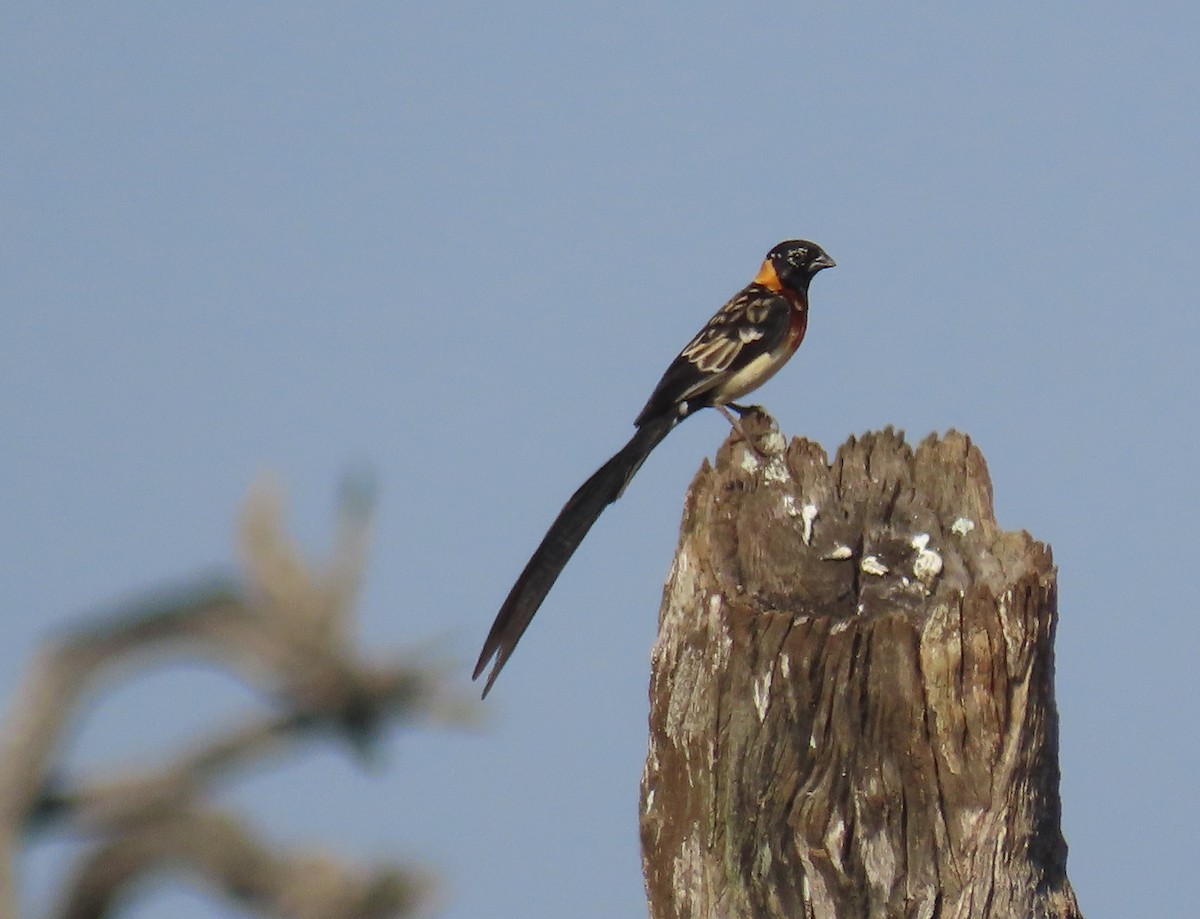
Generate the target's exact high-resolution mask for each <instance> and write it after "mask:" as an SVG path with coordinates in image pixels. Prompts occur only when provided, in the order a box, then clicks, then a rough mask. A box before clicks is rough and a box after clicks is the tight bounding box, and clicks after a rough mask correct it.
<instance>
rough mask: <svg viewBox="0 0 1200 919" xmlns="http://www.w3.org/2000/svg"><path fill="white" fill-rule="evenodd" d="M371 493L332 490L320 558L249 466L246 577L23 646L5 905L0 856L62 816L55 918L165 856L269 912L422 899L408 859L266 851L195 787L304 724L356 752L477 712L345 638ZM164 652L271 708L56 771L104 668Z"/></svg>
mask: <svg viewBox="0 0 1200 919" xmlns="http://www.w3.org/2000/svg"><path fill="white" fill-rule="evenodd" d="M370 506H371V500H370V489H369V488H368V487H366V486H364V485H363V484H362V483H358V484H356V485H354V486H353V487H349V488H347V489H346V490H345V491H344V493H343V497H342V502H341V514H340V520H339V526H338V533H337V537H336V541H335V547H334V551H333V554H332V559H331V560H330V562H329V564H328V565H327V566H325V567H324V568H323V569H319V568H318V567H317V566H315V565H312V564H310V563H307V562H306V561H305V560H304V559H303V557H302V555H301V553H300V551H299V550H298V548H297V547H296V545H295V544H294V542H293V541H292V540H291V538H290V536H289V535H288V533H287V530H286V527H285V524H284V501H283V496H282V493H281V491H280V490H279V489H278V488H277V487H275V486H273V485H272V484H270V483H268V482H260V483H259V484H256V485H255V486H254V487H253V488H252V489H251V492H250V495H249V496H248V498H247V500H246V503H245V507H244V510H243V514H242V523H241V548H242V556H243V565H244V569H245V584H244V585H242V586H239V585H235V584H233V583H231V582H228V581H220V580H208V581H205V582H202V583H199V584H197V585H194V586H192V587H190V588H187V589H185V590H179V591H173V592H170V593H163V594H159V595H156V596H153V597H150V598H148V599H146V600H144V601H142V602H141V603H139V604H137V605H136V606H134V607H132V608H127V609H125V610H124V611H122V612H121V613H120V614H118V615H116V616H113V617H109V618H107V619H105V620H101V621H97V622H93V623H89V624H87V625H84V626H81V627H78V628H76V629H74V630H72V631H71V632H69V633H67V634H65V635H63V636H61V637H60V638H59V639H58V640H56V641H52V642H50V643H49V644H48V646H47V647H46V648H45V649H44V650H43V651H42V652H41V653H40V654H39V655H38V656H37V657H36V658H35V659H34V661H33V662H32V664H31V665H30V667H29V669H28V671H27V673H26V675H25V678H24V680H23V681H22V683H21V686H20V688H19V690H18V692H17V694H16V696H15V698H14V700H13V702H12V703H11V708H10V712H9V717H8V721H7V726H6V729H5V731H4V733H3V735H0V915H4V916H15V915H16V893H15V891H16V883H15V879H14V877H13V868H12V866H13V862H14V858H15V855H16V853H17V852H18V850H19V845H20V841H21V837H22V834H23V833H25V832H26V831H28V830H29V829H32V828H35V827H41V828H45V827H53V826H57V825H60V824H66V825H68V826H70V827H71V828H73V829H76V830H83V831H85V832H87V833H88V834H91V836H92V837H93V838H94V839H96V842H95V844H94V846H93V847H92V849H91V851H90V852H89V853H88V854H87V855H86V856H85V857H84V858H83V859H82V862H81V865H80V866H79V869H78V872H77V875H76V877H75V880H74V881H73V883H72V886H71V888H70V891H69V892H68V894H67V895H66V896H65V897H64V900H63V903H64V905H63V908H62V911H61V912H60V915H62V916H71V917H82V916H101V915H111V912H110V910H111V908H112V904H113V903H114V902H115V899H114V898H115V897H116V896H117V895H118V894H119V892H120V891H121V890H122V889H124V888H125V887H126V886H128V884H129V883H130V882H131V881H133V880H134V879H135V878H140V877H141V876H142V875H144V874H145V873H146V872H149V871H156V870H159V869H161V868H163V867H166V866H168V865H169V866H171V867H175V868H178V867H185V868H188V869H189V871H191V872H192V873H195V874H199V875H200V876H203V877H205V878H206V879H207V880H208V882H209V883H211V884H214V885H216V886H217V888H218V889H221V890H223V891H224V892H225V893H226V894H227V895H228V896H231V897H235V898H240V899H242V900H246V901H247V902H253V903H254V904H255V906H256V907H258V908H259V909H261V910H263V911H264V912H265V913H266V914H268V915H277V916H290V917H298V919H299V917H308V916H322V917H328V919H340V917H356V919H357V917H368V916H370V917H374V916H379V917H383V916H400V915H409V914H411V912H412V910H413V909H414V908H415V907H416V906H417V905H418V904H419V903H420V902H423V899H424V897H425V896H426V894H427V893H428V890H429V889H430V884H429V882H428V878H425V879H424V880H423V881H422V882H421V883H417V882H416V880H415V879H416V878H417V877H418V873H417V872H414V871H412V870H404V871H401V870H398V869H389V870H385V871H382V872H364V871H361V870H358V869H353V868H351V867H349V866H343V865H341V864H340V863H338V862H336V861H335V860H333V859H331V858H326V857H316V856H298V855H289V854H286V853H283V852H275V851H268V847H267V846H266V845H265V844H263V843H261V842H259V841H256V840H255V839H254V838H253V836H252V834H251V833H250V831H249V830H248V829H246V828H245V827H243V826H241V825H240V823H239V820H238V818H237V817H236V816H232V815H217V814H214V813H213V812H211V811H210V810H208V809H207V808H206V807H205V806H204V805H203V803H202V801H201V799H202V796H203V795H204V794H205V793H206V792H208V791H209V790H210V788H211V786H212V784H213V782H214V781H216V780H218V779H224V778H228V777H229V776H230V775H232V774H233V773H234V772H235V771H236V770H238V769H240V768H245V767H246V766H249V765H251V764H257V763H259V762H261V761H262V760H263V759H264V758H266V757H268V756H277V755H280V754H282V753H283V752H286V751H287V750H288V748H289V745H291V744H292V743H293V742H294V741H296V740H297V739H299V738H301V737H304V736H307V735H311V734H313V733H315V732H325V733H326V734H329V735H331V736H333V737H336V738H340V739H342V740H343V741H345V742H348V743H349V744H350V745H351V748H352V749H353V750H354V751H355V752H356V753H358V754H360V755H366V754H369V753H370V752H371V747H372V740H373V739H374V738H375V737H376V736H377V734H378V732H379V730H380V728H381V727H382V726H383V724H384V723H387V722H397V721H409V720H412V719H415V718H424V719H428V720H435V721H440V722H443V723H457V724H462V723H465V722H467V721H469V720H471V717H472V711H473V706H472V705H471V703H470V702H468V701H467V700H466V699H465V698H464V697H460V696H457V695H455V694H452V693H448V692H447V691H446V690H445V668H444V667H439V666H437V665H430V664H424V663H417V662H416V661H414V660H411V659H393V660H390V661H383V662H378V661H371V660H367V659H364V658H363V657H362V656H361V655H360V654H359V653H358V652H357V651H356V650H355V646H354V635H353V634H352V630H353V624H354V623H353V607H354V605H355V602H356V600H357V597H358V593H359V585H360V584H361V580H362V575H363V571H364V569H365V560H366V555H367V548H368V542H369V533H370V518H371V514H370ZM163 657H175V658H180V657H188V658H197V657H198V658H201V659H204V660H206V661H209V662H210V663H212V664H214V665H216V666H218V667H221V668H223V669H226V670H228V671H229V672H230V673H231V674H233V675H235V676H237V677H238V678H240V679H242V680H244V681H245V682H247V683H248V684H250V685H252V686H254V687H255V688H257V689H258V690H259V691H260V692H262V693H263V694H264V695H266V696H267V697H268V698H269V699H270V700H271V702H272V705H273V709H274V711H272V712H271V713H270V714H268V715H267V716H265V717H264V716H259V717H257V718H248V719H246V720H245V721H244V722H243V723H242V724H241V725H239V726H235V727H232V728H229V729H226V730H224V731H221V732H217V733H215V734H214V735H213V736H210V737H207V738H204V739H202V740H201V741H199V742H197V743H196V744H194V745H193V746H191V747H190V748H189V749H186V750H183V751H181V752H176V753H175V754H174V756H173V758H171V759H169V760H168V761H167V762H166V763H165V764H164V765H161V766H158V767H156V768H152V769H148V770H144V771H140V772H125V773H122V774H120V775H117V776H108V777H98V778H89V779H86V780H83V781H79V782H77V783H74V784H72V785H69V786H68V785H65V784H63V783H61V782H60V781H59V779H58V778H57V775H58V773H57V771H56V764H57V761H58V755H59V752H60V751H59V748H60V747H61V746H62V744H63V737H64V732H65V728H66V726H67V725H68V724H70V723H71V722H72V718H73V716H74V714H75V713H76V712H77V711H78V710H79V708H80V706H81V703H82V701H83V700H84V698H85V697H86V694H87V693H88V691H89V690H90V689H91V688H92V687H93V686H94V685H95V683H96V681H97V679H98V678H99V677H100V676H101V674H104V673H111V672H114V671H115V672H117V673H118V674H119V675H120V676H122V677H126V678H127V677H129V676H131V675H133V673H134V672H135V671H134V667H135V666H136V665H143V666H144V665H145V664H146V663H149V662H153V663H158V662H159V661H160V660H161V659H162V658H163ZM234 853H240V855H238V856H235V854H234ZM301 869H302V870H301Z"/></svg>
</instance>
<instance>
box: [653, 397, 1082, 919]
mask: <svg viewBox="0 0 1200 919" xmlns="http://www.w3.org/2000/svg"><path fill="white" fill-rule="evenodd" d="M744 426H745V428H746V430H747V433H748V434H749V436H751V437H752V438H754V439H755V440H756V443H757V446H758V450H757V451H756V450H752V449H751V448H750V447H749V446H748V445H747V444H746V443H745V442H743V441H741V440H740V439H739V438H737V437H736V436H734V435H731V437H730V440H729V441H728V442H727V443H726V444H725V445H724V446H723V447H722V448H721V450H720V452H719V454H718V457H717V463H716V466H715V468H714V467H711V466H710V465H709V464H708V463H707V462H706V463H705V464H704V466H703V467H702V468H701V470H700V472H699V474H698V475H697V477H696V480H695V481H694V482H693V484H692V487H691V489H690V490H689V492H688V496H687V501H686V508H685V512H684V517H683V524H682V531H681V536H680V544H679V550H678V553H677V555H676V558H675V563H674V566H673V568H672V571H671V575H670V579H669V581H668V583H667V587H666V589H665V591H664V596H663V604H662V610H661V614H660V626H659V637H658V641H657V643H656V644H655V647H654V652H653V675H652V679H651V689H650V698H651V713H650V747H649V753H648V756H647V760H646V768H645V773H644V776H643V780H642V811H641V812H642V818H641V832H642V849H643V863H644V869H645V874H646V885H647V892H648V895H649V899H650V915H651V917H652V919H684V917H687V919H715V917H754V919H759V917H776V916H778V917H789V919H796V917H807V919H834V917H837V919H863V917H901V916H903V917H922V919H951V917H953V919H967V917H970V919H1017V917H1019V919H1026V917H1038V919H1042V917H1045V919H1051V917H1053V919H1075V917H1081V913H1080V911H1079V907H1078V905H1077V903H1076V900H1075V895H1074V892H1073V891H1072V889H1071V885H1070V883H1069V882H1068V880H1067V876H1066V857H1067V847H1066V843H1065V842H1064V840H1063V838H1062V834H1061V831H1060V827H1059V817H1060V804H1059V795H1058V785H1059V771H1058V739H1057V714H1056V711H1055V706H1054V683H1053V679H1054V651H1053V640H1054V628H1055V622H1056V619H1057V609H1056V586H1055V569H1054V565H1053V562H1052V559H1051V555H1050V549H1049V547H1047V546H1046V545H1044V544H1042V543H1039V542H1037V541H1036V540H1034V539H1033V538H1032V537H1031V536H1029V534H1028V533H1025V532H1015V533H1006V532H1003V531H1001V530H1000V529H999V528H998V527H997V526H996V521H995V518H994V516H993V511H992V491H991V482H990V481H989V478H988V472H987V465H986V463H985V461H984V458H983V455H982V454H981V453H980V451H979V450H978V448H976V447H975V446H974V445H973V444H972V443H971V440H970V438H968V437H966V436H964V435H962V434H958V433H954V432H951V433H950V434H948V435H947V436H946V437H945V438H942V439H938V438H936V437H930V438H929V439H927V440H926V441H925V442H923V443H922V444H921V445H920V446H919V447H918V448H917V449H916V450H915V451H914V450H913V449H912V448H910V447H909V446H908V445H907V444H906V443H905V442H904V440H903V436H902V435H897V434H895V433H893V432H892V431H891V430H890V429H889V430H887V431H884V432H882V433H873V434H867V435H865V436H864V437H862V438H861V439H856V438H851V440H850V441H849V442H847V443H846V444H845V445H844V446H843V447H842V448H841V449H840V450H839V451H838V455H837V457H836V459H835V460H834V462H833V464H832V466H831V465H830V464H829V463H828V460H827V458H826V455H825V453H824V451H823V450H822V449H821V447H820V446H819V445H817V444H815V443H811V442H809V441H806V440H794V441H793V442H792V443H791V444H790V445H786V446H785V444H784V441H783V438H781V437H780V436H779V434H778V433H777V432H776V431H774V429H773V422H771V420H770V419H769V418H766V417H765V416H748V417H747V419H746V420H745V422H744Z"/></svg>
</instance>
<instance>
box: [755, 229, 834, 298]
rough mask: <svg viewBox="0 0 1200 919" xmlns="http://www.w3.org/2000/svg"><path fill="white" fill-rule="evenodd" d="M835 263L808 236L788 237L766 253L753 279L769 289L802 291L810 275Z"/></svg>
mask: <svg viewBox="0 0 1200 919" xmlns="http://www.w3.org/2000/svg"><path fill="white" fill-rule="evenodd" d="M836 264H837V262H835V261H834V260H833V259H831V258H830V257H829V256H828V255H827V254H826V253H825V250H824V249H822V248H821V247H820V246H818V245H817V244H816V243H812V242H809V241H808V240H807V239H789V240H788V241H787V242H781V243H780V244H779V245H778V246H776V247H775V248H774V249H772V250H771V251H770V252H768V253H767V257H766V258H765V259H764V260H763V264H762V268H761V269H760V270H759V272H758V277H756V278H755V279H754V281H755V283H757V284H761V285H762V286H763V287H767V288H770V289H771V290H776V291H777V290H783V289H787V290H794V291H800V292H804V291H807V290H808V282H809V281H811V280H812V278H813V275H815V274H816V273H817V272H818V271H820V270H821V269H822V268H832V267H833V266H834V265H836Z"/></svg>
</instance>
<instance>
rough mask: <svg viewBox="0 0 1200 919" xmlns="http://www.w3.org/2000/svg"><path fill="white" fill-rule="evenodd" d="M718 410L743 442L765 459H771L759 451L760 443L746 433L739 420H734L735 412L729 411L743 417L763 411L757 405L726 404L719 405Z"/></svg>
mask: <svg viewBox="0 0 1200 919" xmlns="http://www.w3.org/2000/svg"><path fill="white" fill-rule="evenodd" d="M717 408H718V409H720V410H721V414H722V415H724V416H725V417H726V419H728V421H729V423H730V424H731V425H733V429H734V430H735V431H737V432H738V434H739V435H741V438H742V440H744V441H745V442H746V444H747V445H748V446H749V447H750V449H751V450H753V451H754V452H755V453H757V454H758V455H759V456H761V457H762V458H763V459H770V457H769V456H767V454H765V453H763V452H762V450H761V449H759V446H758V443H757V442H756V441H755V440H754V438H752V437H751V436H750V435H749V434H747V433H746V429H745V428H743V427H742V422H741V421H740V420H739V419H738V418H734V417H733V412H731V411H729V409H733V411H734V412H737V413H738V415H739V416H741V415H745V414H746V413H747V412H759V411H761V409H760V408H759V407H758V406H757V405H738V404H737V403H736V402H728V403H725V404H722V403H717Z"/></svg>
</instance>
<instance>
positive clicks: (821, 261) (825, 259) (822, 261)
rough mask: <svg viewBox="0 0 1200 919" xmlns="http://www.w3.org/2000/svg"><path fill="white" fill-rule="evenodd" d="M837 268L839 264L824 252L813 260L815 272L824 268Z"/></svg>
mask: <svg viewBox="0 0 1200 919" xmlns="http://www.w3.org/2000/svg"><path fill="white" fill-rule="evenodd" d="M836 266H837V262H835V261H834V260H833V259H831V258H830V257H829V256H828V255H826V254H825V253H824V252H822V253H821V254H820V255H818V256H817V257H816V258H815V259H813V260H812V267H813V271H820V270H821V269H822V268H834V267H836Z"/></svg>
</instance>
